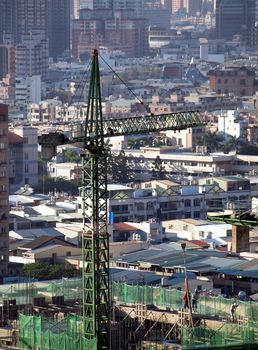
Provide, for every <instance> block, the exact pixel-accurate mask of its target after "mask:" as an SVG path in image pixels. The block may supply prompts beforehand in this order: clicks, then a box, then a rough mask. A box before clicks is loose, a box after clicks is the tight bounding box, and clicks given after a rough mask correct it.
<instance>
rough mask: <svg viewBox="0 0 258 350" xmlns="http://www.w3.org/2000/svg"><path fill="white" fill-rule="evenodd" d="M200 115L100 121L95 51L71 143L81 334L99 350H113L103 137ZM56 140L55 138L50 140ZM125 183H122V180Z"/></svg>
mask: <svg viewBox="0 0 258 350" xmlns="http://www.w3.org/2000/svg"><path fill="white" fill-rule="evenodd" d="M203 125H205V123H204V122H203V121H202V119H201V117H200V113H199V112H198V111H191V112H178V113H168V114H162V115H147V116H139V117H132V118H121V119H110V120H108V119H104V118H103V116H102V108H101V87H100V73H99V53H98V50H94V53H93V58H92V66H91V77H90V86H89V95H88V106H87V116H86V121H85V126H84V133H83V134H80V135H79V136H76V135H74V136H73V138H72V140H70V141H69V142H82V143H83V149H84V152H83V154H82V158H83V184H82V185H83V218H84V230H83V237H82V257H83V268H82V270H83V271H82V278H83V282H82V283H83V286H82V289H83V307H82V308H83V332H84V336H85V338H86V339H96V341H97V345H96V348H97V350H104V349H111V337H110V334H111V317H110V302H111V300H110V299H111V298H110V275H109V235H108V232H107V222H108V213H107V159H108V150H107V149H106V147H105V143H104V138H105V137H111V136H118V135H135V134H146V133H149V132H159V131H165V130H183V129H187V128H193V127H198V126H203ZM54 139H55V140H54ZM60 141H61V142H62V143H63V142H64V143H67V140H66V141H65V139H64V137H63V135H62V137H60V135H59V137H58V136H56V135H55V136H54V135H45V136H44V135H42V136H41V138H40V144H41V145H42V146H44V145H45V146H46V147H49V146H50V145H51V147H53V145H54V144H55V142H56V145H58V144H60ZM125 180H126V179H125Z"/></svg>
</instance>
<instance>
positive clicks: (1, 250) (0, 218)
mask: <svg viewBox="0 0 258 350" xmlns="http://www.w3.org/2000/svg"><path fill="white" fill-rule="evenodd" d="M8 164H9V160H8V107H7V105H4V104H0V281H1V280H2V278H3V277H4V276H7V275H8V261H9V201H8V195H9V189H8V187H9V173H8V171H9V170H8V168H9V165H8Z"/></svg>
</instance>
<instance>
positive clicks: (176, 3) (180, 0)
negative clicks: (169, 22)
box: [172, 0, 187, 13]
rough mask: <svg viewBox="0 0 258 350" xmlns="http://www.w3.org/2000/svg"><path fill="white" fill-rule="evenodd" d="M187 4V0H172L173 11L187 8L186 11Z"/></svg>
mask: <svg viewBox="0 0 258 350" xmlns="http://www.w3.org/2000/svg"><path fill="white" fill-rule="evenodd" d="M186 8H187V4H186V0H173V1H172V12H173V13H177V12H178V11H180V10H183V9H185V11H186Z"/></svg>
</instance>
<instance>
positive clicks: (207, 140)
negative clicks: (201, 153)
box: [201, 131, 224, 152]
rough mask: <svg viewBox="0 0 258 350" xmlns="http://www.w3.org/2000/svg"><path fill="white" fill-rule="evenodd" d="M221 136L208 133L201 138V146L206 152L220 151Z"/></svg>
mask: <svg viewBox="0 0 258 350" xmlns="http://www.w3.org/2000/svg"><path fill="white" fill-rule="evenodd" d="M223 139H224V138H223V136H222V135H218V134H216V133H213V132H210V131H208V132H207V133H205V134H204V135H203V137H202V140H201V144H202V145H203V146H206V147H207V151H208V152H216V151H219V150H221V149H222V142H223Z"/></svg>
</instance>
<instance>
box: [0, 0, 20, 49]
mask: <svg viewBox="0 0 258 350" xmlns="http://www.w3.org/2000/svg"><path fill="white" fill-rule="evenodd" d="M16 18H17V7H16V0H1V1H0V44H1V43H2V42H3V37H4V34H9V33H12V34H15V37H16V35H17V21H16Z"/></svg>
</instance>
